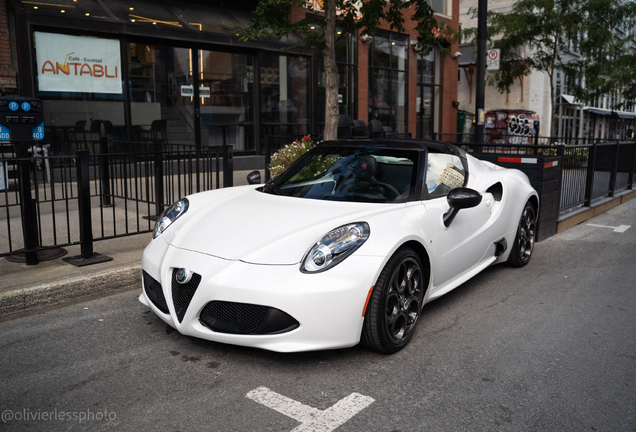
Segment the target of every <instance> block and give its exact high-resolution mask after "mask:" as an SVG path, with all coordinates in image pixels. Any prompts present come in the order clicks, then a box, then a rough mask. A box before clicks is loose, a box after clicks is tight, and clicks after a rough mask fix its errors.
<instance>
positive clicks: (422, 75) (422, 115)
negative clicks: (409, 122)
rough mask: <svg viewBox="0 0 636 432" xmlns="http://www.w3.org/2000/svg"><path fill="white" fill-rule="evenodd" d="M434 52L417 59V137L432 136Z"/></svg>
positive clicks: (430, 137) (429, 137)
mask: <svg viewBox="0 0 636 432" xmlns="http://www.w3.org/2000/svg"><path fill="white" fill-rule="evenodd" d="M436 88H437V87H435V52H434V51H432V52H431V53H429V54H428V55H427V56H418V59H417V101H416V105H415V106H416V111H417V135H416V136H417V137H418V138H427V139H432V138H433V132H434V130H433V129H434V128H433V126H434V118H435V103H434V102H435V92H436Z"/></svg>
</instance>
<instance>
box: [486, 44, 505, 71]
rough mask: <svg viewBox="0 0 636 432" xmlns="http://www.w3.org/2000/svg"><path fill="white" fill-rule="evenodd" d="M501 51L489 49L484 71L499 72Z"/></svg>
mask: <svg viewBox="0 0 636 432" xmlns="http://www.w3.org/2000/svg"><path fill="white" fill-rule="evenodd" d="M500 57H501V50H500V49H499V48H496V49H489V50H488V58H487V59H486V70H499V59H500Z"/></svg>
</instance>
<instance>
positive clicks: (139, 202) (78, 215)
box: [0, 138, 233, 264]
mask: <svg viewBox="0 0 636 432" xmlns="http://www.w3.org/2000/svg"><path fill="white" fill-rule="evenodd" d="M21 145H22V146H27V144H17V146H21ZM64 145H65V146H67V147H66V148H64V149H61V148H55V147H44V148H43V147H42V146H31V145H30V144H28V146H29V153H27V154H29V155H30V156H29V157H17V155H16V153H15V152H12V153H11V154H9V155H7V153H4V154H5V156H4V157H0V164H1V165H3V169H2V171H3V172H4V173H5V179H4V180H3V182H1V183H0V184H2V185H4V188H2V189H3V190H0V257H2V256H10V255H16V254H25V255H26V256H27V258H26V261H27V263H29V264H35V263H37V252H38V251H45V250H47V249H51V248H59V247H64V246H70V245H76V244H81V245H82V255H90V254H91V253H92V242H93V241H99V240H107V239H112V238H118V237H125V236H130V235H135V234H140V233H147V232H150V231H151V230H152V229H153V227H154V220H156V218H157V216H159V215H160V214H161V213H162V212H163V210H164V209H165V207H166V206H167V205H170V204H171V203H173V202H174V201H176V200H178V199H179V198H181V197H183V196H185V195H189V194H192V193H196V192H201V191H205V190H210V189H216V188H221V187H228V186H232V182H233V152H232V147H231V146H218V147H208V146H203V147H196V146H193V145H169V144H166V143H161V142H147V143H143V142H124V141H112V140H110V141H109V140H107V139H105V138H103V139H102V140H100V141H78V142H72V143H70V145H69V144H67V143H65V144H64ZM5 148H6V147H5ZM64 153H67V154H64ZM69 153H70V154H69ZM19 179H22V180H23V181H20V180H19ZM22 183H24V184H25V185H28V187H22V188H21V186H20V185H21V184H22ZM3 219H4V221H3ZM29 239H30V240H29ZM34 259H35V261H36V262H33V261H34Z"/></svg>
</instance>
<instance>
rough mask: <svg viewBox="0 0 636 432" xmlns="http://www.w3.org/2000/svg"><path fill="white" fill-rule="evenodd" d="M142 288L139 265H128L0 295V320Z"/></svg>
mask: <svg viewBox="0 0 636 432" xmlns="http://www.w3.org/2000/svg"><path fill="white" fill-rule="evenodd" d="M140 287H141V266H139V265H135V266H129V267H125V268H120V269H116V270H109V271H104V272H101V273H97V274H94V275H90V276H84V277H81V276H80V277H76V278H71V279H66V280H64V281H58V282H54V283H46V284H43V285H40V286H37V287H31V288H23V289H18V290H15V291H10V292H7V293H4V294H0V321H5V320H8V319H12V318H15V317H17V316H19V315H24V314H27V313H33V312H36V311H38V310H42V309H46V308H51V307H54V306H67V305H70V304H73V303H80V302H83V301H86V300H88V299H91V298H98V297H105V296H108V295H111V294H116V293H118V292H124V291H129V290H132V289H136V288H140Z"/></svg>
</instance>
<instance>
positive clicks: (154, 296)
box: [142, 270, 168, 314]
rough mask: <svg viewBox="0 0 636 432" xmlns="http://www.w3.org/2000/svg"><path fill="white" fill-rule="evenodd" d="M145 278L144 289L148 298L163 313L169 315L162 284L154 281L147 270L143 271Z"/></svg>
mask: <svg viewBox="0 0 636 432" xmlns="http://www.w3.org/2000/svg"><path fill="white" fill-rule="evenodd" d="M142 275H143V278H144V289H145V290H146V296H147V297H148V299H150V301H151V302H152V304H154V305H155V306H157V309H159V310H160V311H161V312H163V313H165V314H167V313H168V304H167V303H166V297H165V296H164V295H163V290H162V289H161V284H160V283H159V282H157V281H156V280H154V279H153V277H152V276H150V275H149V274H148V273H146V271H145V270H143V271H142Z"/></svg>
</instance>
